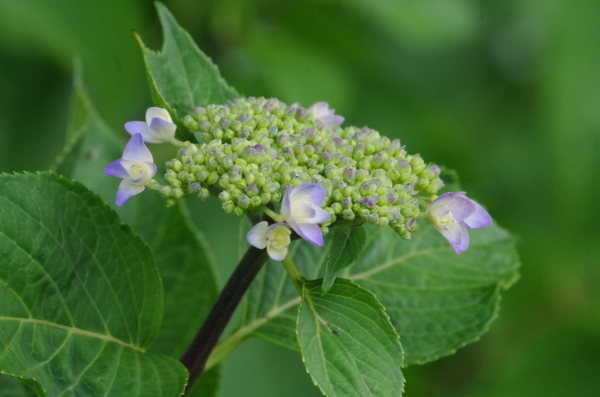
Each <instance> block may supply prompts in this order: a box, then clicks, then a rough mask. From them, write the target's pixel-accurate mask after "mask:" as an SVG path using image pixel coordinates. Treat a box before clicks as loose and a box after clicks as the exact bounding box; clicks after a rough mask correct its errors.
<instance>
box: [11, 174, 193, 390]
mask: <svg viewBox="0 0 600 397" xmlns="http://www.w3.org/2000/svg"><path fill="white" fill-rule="evenodd" d="M0 283H1V284H2V287H1V288H0V294H1V295H2V296H1V300H2V302H3V304H2V306H1V307H0V333H1V335H2V337H1V338H0V341H1V342H0V371H2V372H4V373H8V374H11V375H16V376H20V377H23V378H26V379H31V380H34V381H35V382H36V383H37V384H38V385H39V386H40V389H43V390H44V392H45V393H44V394H45V395H50V396H55V395H64V396H76V395H86V396H96V395H114V396H121V395H122V396H157V397H158V396H161V397H162V396H177V395H179V394H180V393H181V391H182V390H183V388H184V386H185V379H186V376H187V373H186V371H185V368H184V367H183V366H182V365H181V364H180V363H179V362H177V361H176V360H174V359H172V358H170V357H165V356H159V355H154V354H148V353H145V351H146V349H147V348H148V346H149V345H150V344H151V343H152V342H153V341H154V339H155V338H156V336H157V334H158V331H159V329H160V322H161V317H162V310H163V293H162V285H161V281H160V278H159V275H158V271H157V269H156V266H155V265H154V261H153V258H152V254H151V252H150V250H149V249H148V247H147V246H146V244H144V242H143V241H142V240H141V239H139V238H138V237H137V236H135V235H134V234H133V233H132V232H131V230H130V229H129V228H128V227H124V226H122V225H121V224H120V221H119V218H118V217H117V215H116V214H115V213H114V211H112V210H111V209H110V208H108V207H107V206H106V205H105V204H104V203H103V202H102V201H101V200H100V198H99V197H98V196H96V195H94V194H93V193H91V192H90V191H88V190H87V189H85V187H83V186H82V185H81V184H79V183H75V182H69V181H67V180H66V179H64V178H61V177H59V176H57V175H55V174H40V175H32V174H20V175H2V176H0ZM158 374H160V375H158Z"/></svg>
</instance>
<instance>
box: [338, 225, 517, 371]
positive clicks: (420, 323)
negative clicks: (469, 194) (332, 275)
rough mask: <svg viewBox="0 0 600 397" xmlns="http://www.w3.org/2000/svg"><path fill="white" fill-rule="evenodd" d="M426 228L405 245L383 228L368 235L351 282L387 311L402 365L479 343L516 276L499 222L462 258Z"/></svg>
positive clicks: (479, 234)
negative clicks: (398, 342)
mask: <svg viewBox="0 0 600 397" xmlns="http://www.w3.org/2000/svg"><path fill="white" fill-rule="evenodd" d="M423 226H425V227H422V228H421V229H420V230H419V231H418V232H417V233H414V234H413V240H411V241H410V242H408V243H407V242H405V241H402V240H401V239H398V238H397V236H395V235H394V234H393V233H389V232H387V230H379V231H378V232H375V233H373V234H372V236H371V238H370V241H369V242H368V243H367V247H366V248H365V252H364V254H363V257H362V258H361V260H360V261H359V262H358V263H357V264H356V265H355V266H354V267H353V268H352V269H351V272H352V274H351V275H349V276H348V277H349V278H351V279H353V280H355V281H357V282H358V283H359V284H360V285H361V286H363V287H365V288H367V289H368V290H370V291H371V292H373V293H374V294H375V295H377V297H378V299H379V301H380V302H381V303H382V304H383V306H384V307H385V308H386V310H387V312H388V314H389V316H390V318H391V319H392V323H393V324H394V327H395V328H396V331H398V333H399V334H400V338H401V341H402V346H403V347H404V353H405V355H404V359H405V364H406V365H411V364H417V363H425V362H428V361H432V360H435V359H437V358H439V357H440V356H445V355H448V354H452V353H454V352H455V351H456V349H458V348H460V347H462V346H464V345H465V344H467V343H469V342H473V341H475V340H477V339H478V338H479V336H480V335H481V334H483V333H484V332H485V331H487V329H488V327H489V325H490V323H491V322H492V321H493V320H494V318H496V316H497V314H498V309H499V303H500V296H501V293H502V291H503V290H505V289H507V288H508V287H510V286H511V285H512V284H513V283H514V281H515V280H516V279H517V277H518V273H517V267H518V266H519V261H518V258H517V253H516V250H515V246H514V240H513V238H512V237H511V236H510V234H509V233H508V232H506V231H505V230H503V229H501V228H500V227H498V226H497V225H496V224H492V225H491V226H488V227H486V228H483V229H476V230H470V231H469V234H470V236H471V244H470V245H469V249H468V250H467V251H466V252H464V253H462V254H460V255H458V254H456V253H454V251H452V249H451V248H450V246H449V245H448V242H447V241H446V240H445V239H444V238H443V237H442V236H441V235H440V234H439V233H438V232H437V231H436V230H435V229H434V228H433V226H431V225H430V224H428V223H427V224H425V225H423Z"/></svg>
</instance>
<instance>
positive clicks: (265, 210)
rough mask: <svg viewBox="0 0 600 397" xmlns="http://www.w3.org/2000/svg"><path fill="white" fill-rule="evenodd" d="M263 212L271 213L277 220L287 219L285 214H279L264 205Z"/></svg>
mask: <svg viewBox="0 0 600 397" xmlns="http://www.w3.org/2000/svg"><path fill="white" fill-rule="evenodd" d="M263 212H264V213H265V214H267V215H269V216H270V217H271V218H272V219H273V220H274V221H275V222H283V221H285V216H283V215H278V214H277V213H275V211H273V210H272V209H270V208H267V207H264V208H263Z"/></svg>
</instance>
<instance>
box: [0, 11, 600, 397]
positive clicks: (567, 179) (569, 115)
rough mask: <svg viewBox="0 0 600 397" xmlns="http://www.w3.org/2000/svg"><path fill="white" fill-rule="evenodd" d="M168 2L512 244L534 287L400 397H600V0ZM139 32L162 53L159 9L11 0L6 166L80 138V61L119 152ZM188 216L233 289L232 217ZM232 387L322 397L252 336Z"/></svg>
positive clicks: (233, 75) (523, 289)
mask: <svg viewBox="0 0 600 397" xmlns="http://www.w3.org/2000/svg"><path fill="white" fill-rule="evenodd" d="M165 4H166V5H167V7H168V8H169V9H170V10H171V11H172V12H173V14H174V16H175V18H177V20H178V21H179V23H180V24H181V25H182V26H183V27H184V28H185V29H187V30H188V31H189V32H190V33H191V34H192V35H193V36H194V38H195V40H196V41H197V42H198V44H199V46H200V47H201V48H202V49H203V50H204V51H205V52H206V53H207V54H208V55H210V56H211V57H212V58H213V60H214V61H215V62H216V63H217V64H218V65H220V67H221V71H222V73H223V76H224V77H225V79H226V80H227V81H228V82H229V83H231V84H232V85H233V86H234V87H235V88H236V90H237V91H238V92H241V93H244V94H246V95H256V96H260V95H264V96H277V97H278V98H280V99H281V100H283V101H287V102H293V101H300V102H301V103H302V104H304V105H310V104H311V103H313V102H316V101H318V100H326V101H329V102H330V104H331V105H332V106H333V107H334V108H336V109H337V111H338V113H339V114H342V115H344V116H345V117H346V119H347V121H348V123H350V124H354V125H369V126H370V127H372V128H375V129H377V130H379V131H381V132H382V133H383V134H385V135H387V136H389V137H391V138H397V137H398V138H401V139H402V141H403V143H404V144H406V145H407V147H408V149H409V150H410V151H411V152H420V153H421V154H422V155H423V157H424V158H425V159H426V160H427V161H434V162H437V163H438V164H444V165H447V166H449V167H450V168H454V169H456V170H458V171H459V172H460V174H461V176H462V184H463V186H464V187H465V189H466V190H467V191H468V192H469V195H470V196H471V197H473V198H475V199H477V200H478V201H480V202H482V203H485V205H486V206H487V207H488V209H489V210H490V213H492V214H493V216H494V217H495V219H496V220H497V221H498V222H499V223H500V225H502V226H503V227H506V228H508V229H510V230H511V231H513V233H515V234H516V235H517V236H518V238H519V239H520V252H521V256H522V261H523V263H524V266H523V267H522V269H521V273H522V280H521V281H520V282H519V283H517V284H516V285H515V286H514V287H513V289H512V290H511V291H510V292H509V293H508V294H506V296H505V298H504V300H503V308H502V310H501V315H500V317H499V319H498V320H497V321H496V322H495V323H494V324H493V325H492V327H491V331H490V333H488V334H486V335H485V336H484V337H483V338H482V340H481V341H480V342H478V343H476V344H473V345H469V346H468V347H466V348H464V349H462V350H460V351H459V352H458V353H457V354H455V355H454V356H450V357H446V358H442V359H440V360H439V361H437V362H435V363H431V364H427V365H425V366H413V367H409V368H407V369H406V370H405V371H404V373H405V377H406V378H407V379H408V380H409V381H408V383H407V384H406V396H408V397H417V396H440V397H441V396H444V397H452V396H468V397H477V396H492V397H494V396H507V395H510V396H517V397H519V396H538V395H539V396H564V395H569V396H576V397H578V396H595V395H598V394H599V393H600V386H599V385H598V382H597V374H598V373H599V372H600V359H598V357H600V344H599V343H598V340H599V339H598V335H599V334H600V295H599V294H598V293H597V291H598V287H597V286H598V284H599V283H600V267H599V264H600V252H599V251H598V249H597V248H596V246H597V242H598V241H599V237H600V236H599V234H600V229H599V228H597V227H595V222H596V220H597V219H598V217H599V216H600V211H599V210H598V207H597V205H596V198H597V197H598V193H600V192H599V191H598V190H600V184H598V183H594V181H597V180H598V177H597V176H596V175H595V172H594V170H596V169H598V166H599V165H600V164H599V163H600V158H599V157H598V156H595V155H594V154H595V153H597V152H598V150H599V149H600V109H599V107H598V103H600V68H598V65H599V64H600V45H598V39H597V38H598V37H600V25H598V23H597V21H598V18H599V17H600V3H598V2H594V1H592V0H583V1H579V2H570V1H567V0H550V1H544V2H542V1H539V0H524V1H510V0H509V1H499V0H488V1H483V0H456V1H452V2H443V1H438V0H428V1H421V0H398V1H394V0H387V1H381V2H376V3H375V2H372V1H368V0H320V1H319V0H302V1H294V2H284V1H269V0H250V1H236V0H206V1H201V2H200V1H191V0H172V1H165ZM132 29H134V30H136V31H137V32H138V33H139V34H140V35H141V36H142V37H143V38H144V42H145V44H146V45H147V46H148V47H150V48H153V49H157V48H159V45H160V41H159V40H160V24H159V23H158V18H157V15H156V13H155V10H154V8H153V6H152V3H151V2H148V1H143V0H122V1H119V2H113V1H108V0H99V1H96V2H80V1H76V0H21V1H18V2H16V1H10V0H0V87H1V89H0V171H13V170H16V171H22V170H28V171H34V170H45V169H48V168H49V167H50V166H51V164H52V163H53V160H54V158H55V157H56V156H57V155H58V154H59V152H60V150H61V148H62V146H63V144H64V143H65V141H66V134H65V131H66V130H68V129H72V128H71V127H69V126H67V119H68V118H67V113H68V108H69V103H70V99H71V92H72V73H73V71H72V66H71V65H72V59H73V56H78V57H79V58H80V60H81V63H82V65H83V69H84V72H85V80H86V83H87V86H88V88H89V91H90V93H91V96H92V99H93V101H94V103H95V104H96V107H97V108H98V112H99V113H100V115H101V116H102V117H103V118H104V119H105V120H106V121H107V123H108V124H109V126H110V127H111V128H113V129H114V130H116V131H121V135H120V136H119V137H118V139H121V140H122V141H123V142H124V141H125V138H126V137H127V136H126V134H125V133H124V131H123V130H122V124H123V123H124V122H125V121H130V120H141V119H142V116H143V112H144V110H145V108H146V107H147V106H148V105H149V104H150V94H149V92H148V89H147V87H146V76H145V73H144V69H143V61H142V54H141V52H140V50H139V47H138V44H137V43H136V41H135V39H134V37H133V35H132V33H131V30H132ZM155 157H159V156H155ZM114 182H116V183H118V181H114ZM190 204H191V205H192V206H193V207H194V208H191V209H192V210H193V211H192V212H193V213H195V214H197V215H196V216H197V219H198V222H196V224H197V225H198V227H199V228H201V229H202V230H203V231H204V232H206V234H207V236H209V237H210V239H211V241H210V243H211V245H212V246H213V250H214V252H215V253H216V254H217V257H216V264H217V268H218V270H219V272H220V273H221V279H225V277H227V275H228V273H229V272H230V271H231V266H232V265H233V262H234V258H235V253H234V252H232V250H227V249H225V248H226V247H228V244H229V242H228V241H227V239H226V237H225V236H226V233H230V232H231V230H237V225H236V224H237V220H236V219H234V218H233V217H224V216H222V214H221V213H220V211H215V208H216V207H218V205H216V203H214V202H213V203H212V205H214V206H213V207H211V205H209V206H202V207H200V206H197V205H196V204H198V203H193V202H190ZM215 217H218V219H220V220H221V222H220V223H219V224H218V225H217V224H216V223H215V222H211V220H212V219H216V218H215ZM224 218H225V219H226V222H227V223H225V222H223V221H222V220H223V219H224ZM221 388H222V395H223V396H237V395H241V394H243V395H246V396H250V397H251V396H265V395H266V396H270V395H283V394H285V395H288V396H318V395H319V392H318V390H317V389H316V388H314V387H313V386H312V385H311V382H310V379H309V378H308V376H307V375H306V374H305V373H304V369H303V366H302V363H301V362H300V359H299V356H298V355H297V353H294V352H292V351H288V350H286V349H283V348H279V347H277V346H275V345H271V344H267V343H266V342H263V341H259V340H251V341H250V342H248V343H247V344H246V345H244V346H243V347H242V348H240V350H238V351H236V352H235V353H234V354H233V355H232V356H231V357H229V358H228V359H227V360H225V362H224V365H223V366H222V386H221ZM6 390H8V389H6ZM3 393H4V394H3ZM1 395H7V396H9V395H10V394H6V393H5V391H4V390H2V391H0V396H1Z"/></svg>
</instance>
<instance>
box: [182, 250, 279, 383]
mask: <svg viewBox="0 0 600 397" xmlns="http://www.w3.org/2000/svg"><path fill="white" fill-rule="evenodd" d="M267 258H268V254H267V251H266V250H259V249H258V248H255V247H250V248H249V249H248V251H246V254H245V255H244V257H243V258H242V260H241V261H240V263H239V264H238V266H237V268H236V269H235V270H234V272H233V274H232V275H231V277H230V278H229V280H228V281H227V284H225V287H223V290H222V291H221V293H220V295H219V297H218V298H217V301H216V302H215V304H214V306H213V307H212V309H211V311H210V313H208V316H207V317H206V320H205V321H204V324H202V326H201V327H200V330H199V331H198V333H197V334H196V337H195V338H194V340H193V341H192V343H191V344H190V346H189V347H188V349H187V351H186V352H185V353H184V354H183V356H181V358H180V360H179V361H181V363H182V364H183V365H185V366H186V368H187V369H188V371H189V374H190V376H189V380H188V385H187V388H186V391H188V390H190V389H191V387H192V385H193V384H194V382H195V381H196V380H197V379H198V377H199V376H200V375H201V374H202V372H203V371H204V368H205V367H206V361H207V360H208V357H209V356H210V354H211V352H212V351H213V349H214V348H215V345H216V344H217V342H218V341H219V338H220V337H221V334H222V333H223V331H224V330H225V327H226V326H227V323H229V320H230V319H231V316H233V313H234V312H235V309H236V308H237V306H238V304H239V303H240V301H241V299H242V297H243V296H244V294H245V293H246V291H247V290H248V288H249V287H250V284H251V283H252V281H253V280H254V278H255V277H256V275H257V274H258V272H259V271H260V269H261V268H262V267H263V265H264V264H265V262H266V261H267Z"/></svg>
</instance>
